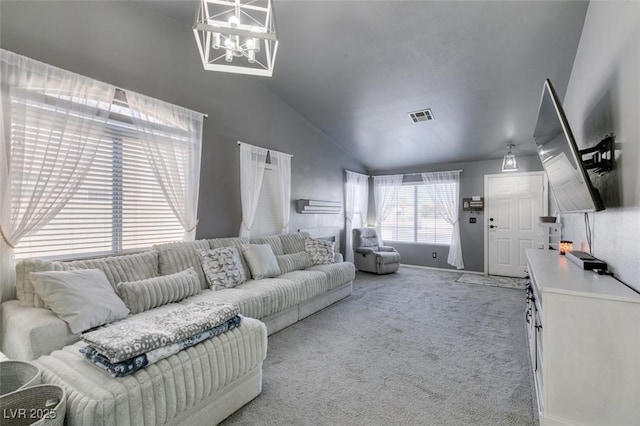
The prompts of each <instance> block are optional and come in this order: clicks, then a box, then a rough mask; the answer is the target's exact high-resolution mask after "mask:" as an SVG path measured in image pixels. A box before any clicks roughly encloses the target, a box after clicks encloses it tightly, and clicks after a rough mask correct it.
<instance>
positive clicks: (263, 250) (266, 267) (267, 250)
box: [242, 244, 280, 280]
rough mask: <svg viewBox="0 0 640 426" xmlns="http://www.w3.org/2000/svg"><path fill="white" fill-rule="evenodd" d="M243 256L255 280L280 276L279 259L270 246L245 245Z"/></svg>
mask: <svg viewBox="0 0 640 426" xmlns="http://www.w3.org/2000/svg"><path fill="white" fill-rule="evenodd" d="M242 254H243V255H244V259H245V260H246V261H247V264H248V265H249V270H251V276H252V277H253V279H254V280H261V279H263V278H271V277H275V276H277V275H280V267H279V266H278V259H276V255H275V254H273V250H272V249H271V246H270V245H269V244H244V245H243V246H242Z"/></svg>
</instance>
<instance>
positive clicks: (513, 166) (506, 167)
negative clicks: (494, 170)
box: [502, 143, 518, 172]
mask: <svg viewBox="0 0 640 426" xmlns="http://www.w3.org/2000/svg"><path fill="white" fill-rule="evenodd" d="M513 147H515V145H514V144H511V143H510V144H508V145H507V150H508V151H507V153H506V154H505V155H504V158H503V159H502V171H503V172H515V171H517V170H518V162H517V161H516V156H515V155H513V153H512V152H511V150H512V149H513Z"/></svg>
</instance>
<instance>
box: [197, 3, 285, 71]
mask: <svg viewBox="0 0 640 426" xmlns="http://www.w3.org/2000/svg"><path fill="white" fill-rule="evenodd" d="M193 34H194V36H195V38H196V44H197V45H198V50H199V51H200V58H201V59H202V65H203V66H204V69H205V70H209V71H222V72H232V73H239V74H251V75H262V76H267V77H271V75H272V74H273V65H274V62H275V59H276V52H277V50H278V37H277V34H276V22H275V19H274V16H273V5H272V3H271V0H202V1H201V3H200V7H199V8H198V12H197V14H196V19H195V22H194V24H193Z"/></svg>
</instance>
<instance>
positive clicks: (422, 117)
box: [409, 108, 433, 123]
mask: <svg viewBox="0 0 640 426" xmlns="http://www.w3.org/2000/svg"><path fill="white" fill-rule="evenodd" d="M409 118H411V121H413V122H414V123H419V122H421V121H431V120H433V113H432V112H431V110H430V109H429V108H427V109H423V110H420V111H413V112H410V113H409Z"/></svg>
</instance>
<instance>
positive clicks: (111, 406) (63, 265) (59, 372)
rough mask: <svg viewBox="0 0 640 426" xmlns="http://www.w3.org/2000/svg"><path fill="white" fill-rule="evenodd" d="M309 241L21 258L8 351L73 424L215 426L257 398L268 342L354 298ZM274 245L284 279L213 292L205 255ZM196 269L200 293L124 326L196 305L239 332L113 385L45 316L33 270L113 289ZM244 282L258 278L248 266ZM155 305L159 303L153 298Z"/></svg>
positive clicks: (7, 311)
mask: <svg viewBox="0 0 640 426" xmlns="http://www.w3.org/2000/svg"><path fill="white" fill-rule="evenodd" d="M306 238H308V235H306V234H305V233H294V234H284V235H276V236H270V237H264V238H258V239H254V240H251V241H249V240H248V239H246V238H217V239H208V240H197V241H192V242H178V243H169V244H161V245H157V246H154V247H153V249H152V250H151V251H148V252H143V253H137V254H132V255H124V256H117V257H104V258H97V259H90V260H79V261H70V262H55V261H42V260H22V261H20V262H18V264H17V266H16V275H17V280H16V281H17V282H16V290H17V297H18V300H13V301H7V302H4V303H3V304H2V306H1V319H2V325H1V337H2V352H4V353H5V354H6V355H7V356H9V358H12V359H21V360H35V361H34V363H35V364H36V365H38V366H39V367H40V368H41V369H42V370H43V379H44V381H46V382H50V383H55V384H58V385H60V386H62V387H64V388H65V390H66V391H67V395H68V396H69V400H68V403H67V407H68V408H67V424H78V425H80V424H94V425H107V424H116V425H128V424H136V425H138V424H215V423H218V422H220V421H221V420H223V419H224V418H226V417H227V416H229V415H230V414H231V413H233V412H234V411H236V410H237V409H238V408H240V407H241V406H242V405H244V404H246V403H247V402H249V401H250V400H251V399H253V398H254V397H256V396H257V395H258V394H259V393H260V391H261V386H262V362H263V360H264V359H265V357H266V350H267V335H268V334H272V333H275V332H277V331H279V330H281V329H283V328H285V327H287V326H289V325H291V324H293V323H295V322H297V321H299V320H300V319H303V318H305V317H307V316H309V315H311V314H312V313H314V312H317V311H318V310H320V309H323V308H324V307H326V306H328V305H330V304H332V303H335V302H336V301H338V300H341V299H343V298H345V297H347V296H349V295H350V294H351V291H352V281H353V279H354V278H355V267H354V266H353V264H352V263H349V262H343V261H342V256H341V255H340V254H339V253H336V254H335V259H333V260H334V261H333V262H332V263H324V264H315V265H313V264H311V262H310V261H309V260H308V259H307V258H306V256H300V254H301V253H304V252H305V239H306ZM249 243H251V244H262V245H265V244H266V245H268V246H269V247H270V248H271V250H272V252H273V254H274V255H275V257H276V259H277V262H278V267H279V270H280V274H279V275H277V276H275V277H272V278H265V279H259V280H255V279H250V280H248V281H246V282H244V283H242V284H240V285H237V286H236V287H234V288H224V289H216V290H215V291H213V290H211V289H210V288H209V284H208V282H207V278H206V277H205V271H204V270H203V268H202V264H201V259H200V256H199V253H200V252H201V251H203V250H210V249H217V248H225V247H235V248H238V249H239V250H242V247H243V246H245V245H246V244H249ZM190 268H193V269H194V270H195V272H196V273H197V275H198V281H199V284H200V291H199V292H198V294H196V295H193V296H190V297H187V298H185V299H183V300H179V301H177V302H173V303H168V304H164V305H162V306H158V307H155V308H154V309H151V310H147V311H144V312H140V313H137V314H135V315H130V316H129V317H128V318H126V319H124V320H122V321H131V320H133V319H134V318H141V317H143V316H151V315H157V314H159V313H164V312H170V311H172V310H174V309H179V308H184V306H185V305H188V304H190V303H194V302H200V301H207V302H214V303H231V304H234V305H236V306H238V308H239V310H240V314H241V315H243V320H242V323H241V325H240V326H239V327H237V328H235V329H233V330H231V331H228V332H227V333H224V334H221V335H219V336H216V337H214V338H211V339H209V340H207V341H205V342H202V343H200V344H197V345H195V346H193V347H191V348H188V349H186V350H183V351H181V352H179V353H177V354H175V355H172V356H170V357H168V358H166V359H164V360H162V361H159V362H158V363H157V364H153V365H150V366H148V367H147V368H145V369H143V370H140V371H138V372H136V373H134V374H133V375H131V376H127V377H122V378H112V377H111V376H109V375H108V374H106V372H104V371H102V370H100V369H98V368H97V367H96V366H94V365H92V364H91V363H89V362H88V361H87V360H86V359H84V358H83V357H82V355H81V354H80V352H79V348H80V347H82V346H83V345H85V343H83V342H82V341H81V340H80V334H77V333H76V334H74V333H72V332H71V330H70V329H69V326H68V325H67V323H66V322H64V321H62V320H61V319H59V318H58V316H56V314H54V313H53V312H52V311H51V310H49V309H47V306H46V305H45V302H44V301H43V300H42V299H40V298H39V297H38V294H37V292H36V291H35V289H34V287H33V285H32V283H31V281H30V275H29V274H30V273H31V272H40V271H52V270H54V271H55V270H59V271H64V270H78V269H100V270H102V271H104V273H105V275H106V277H107V279H108V280H109V283H110V284H111V285H112V286H113V287H114V289H117V288H118V287H117V286H118V283H122V282H136V281H139V280H148V279H154V278H156V277H166V276H170V275H172V274H177V273H180V272H182V271H185V270H188V269H190ZM242 268H243V269H244V272H245V274H246V276H247V277H251V274H252V271H251V268H250V267H249V265H247V263H246V261H245V260H244V258H242ZM151 297H152V298H153V297H161V296H157V295H156V296H153V295H151Z"/></svg>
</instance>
